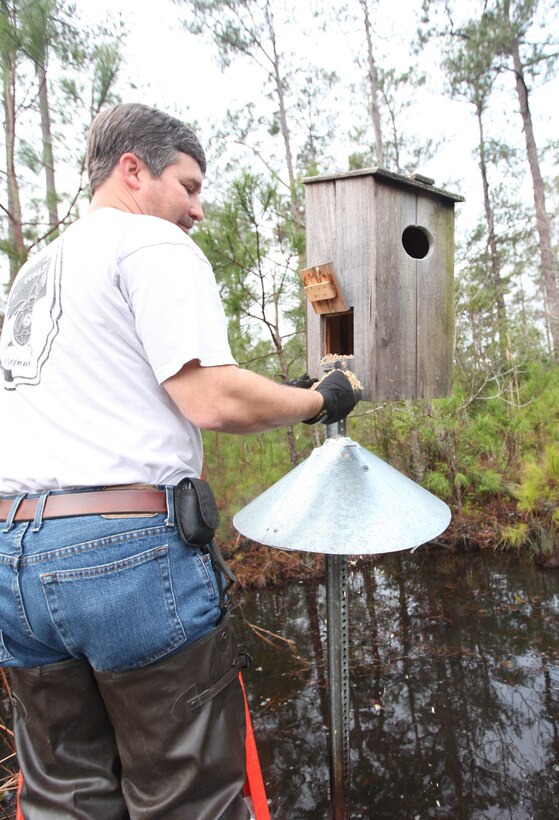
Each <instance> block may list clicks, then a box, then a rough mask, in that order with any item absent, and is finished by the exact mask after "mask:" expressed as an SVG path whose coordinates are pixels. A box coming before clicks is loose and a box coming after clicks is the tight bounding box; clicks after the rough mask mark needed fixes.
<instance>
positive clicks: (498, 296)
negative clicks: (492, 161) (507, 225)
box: [476, 105, 507, 361]
mask: <svg viewBox="0 0 559 820" xmlns="http://www.w3.org/2000/svg"><path fill="white" fill-rule="evenodd" d="M482 114H483V112H482V107H481V105H476V115H477V121H478V128H479V169H480V172H481V180H482V185H483V206H484V210H485V220H486V222H487V242H488V244H489V251H490V254H491V271H492V274H493V285H494V287H495V304H496V306H497V333H498V337H499V351H500V353H501V358H502V360H503V361H505V360H506V357H507V313H506V307H505V297H504V294H503V280H502V278H501V259H500V256H499V251H498V249H497V237H496V235H495V218H494V214H493V206H492V205H491V199H490V196H489V179H488V176H487V163H486V159H485V134H484V131H483V117H482Z"/></svg>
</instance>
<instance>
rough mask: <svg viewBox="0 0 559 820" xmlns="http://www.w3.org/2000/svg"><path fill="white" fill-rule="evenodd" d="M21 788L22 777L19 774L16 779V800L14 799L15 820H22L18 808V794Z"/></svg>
mask: <svg viewBox="0 0 559 820" xmlns="http://www.w3.org/2000/svg"><path fill="white" fill-rule="evenodd" d="M22 786H23V775H22V773H21V772H19V774H18V777H17V798H16V820H23V814H22V813H21V809H20V807H19V793H20V791H21V787H22Z"/></svg>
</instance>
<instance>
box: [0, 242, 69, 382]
mask: <svg viewBox="0 0 559 820" xmlns="http://www.w3.org/2000/svg"><path fill="white" fill-rule="evenodd" d="M61 262H62V247H61V246H59V249H58V252H57V253H56V255H50V254H49V255H47V256H44V257H43V258H42V259H40V260H39V261H37V262H36V263H35V264H31V265H30V266H29V268H27V269H26V270H23V271H22V272H21V274H20V275H19V277H18V278H17V280H16V283H15V285H14V287H13V288H12V292H11V293H10V297H9V299H8V304H7V307H6V315H5V317H4V327H3V330H2V344H1V347H0V360H1V363H2V371H3V375H4V387H5V389H6V390H15V388H16V387H18V386H19V385H20V384H28V385H33V384H39V382H40V381H41V370H42V368H43V366H44V364H45V362H46V361H47V359H48V357H49V354H50V351H51V349H52V343H53V341H54V339H55V338H56V336H57V335H58V322H59V319H60V316H61V314H62V306H61V302H60V279H61V271H62V264H61Z"/></svg>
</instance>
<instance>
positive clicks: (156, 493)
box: [0, 489, 167, 521]
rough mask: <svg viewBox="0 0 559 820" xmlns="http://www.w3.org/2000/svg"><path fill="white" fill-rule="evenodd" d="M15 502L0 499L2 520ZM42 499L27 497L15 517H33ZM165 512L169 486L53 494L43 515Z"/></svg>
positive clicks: (46, 504)
mask: <svg viewBox="0 0 559 820" xmlns="http://www.w3.org/2000/svg"><path fill="white" fill-rule="evenodd" d="M12 503H13V499H12V498H4V499H2V500H1V501H0V521H6V519H7V518H8V515H9V512H10V508H11V506H12ZM38 503H39V499H38V498H24V499H23V501H22V502H21V503H20V505H19V507H18V509H17V512H16V515H15V518H14V521H33V519H34V518H35V513H36V511H37V504H38ZM164 512H167V502H166V496H165V490H156V489H153V490H152V489H146V490H138V489H122V490H97V491H96V492H83V493H60V494H59V495H49V496H47V500H46V503H45V509H44V511H43V516H42V517H43V518H67V517H70V516H76V515H126V514H127V513H164Z"/></svg>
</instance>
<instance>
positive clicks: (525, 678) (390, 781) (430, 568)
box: [235, 553, 559, 820]
mask: <svg viewBox="0 0 559 820" xmlns="http://www.w3.org/2000/svg"><path fill="white" fill-rule="evenodd" d="M349 587H350V598H349V607H350V610H349V611H350V619H351V627H350V661H351V678H350V680H351V759H352V803H351V805H352V812H351V817H352V818H375V820H389V819H390V820H394V818H398V820H399V819H400V818H401V820H407V818H409V820H416V818H417V820H423V818H452V820H469V819H470V818H472V819H473V818H512V819H514V820H525V819H526V820H527V819H528V818H534V820H536V819H537V818H541V820H549V818H552V817H559V789H558V786H559V572H557V571H555V572H551V573H547V574H546V573H542V572H541V571H539V570H537V569H536V568H534V567H533V566H532V565H530V564H526V563H521V562H519V561H517V560H515V559H511V558H504V557H500V556H493V555H476V556H447V555H445V554H442V555H441V554H438V555H417V554H416V555H410V554H408V553H404V554H396V555H391V556H386V557H384V558H383V559H382V560H380V561H379V562H377V563H368V564H367V565H366V566H365V567H359V568H355V569H353V570H352V572H351V573H350V580H349ZM239 604H240V605H239V607H238V609H237V610H236V612H235V623H236V629H237V632H238V634H239V637H240V639H241V642H242V643H243V645H245V646H246V645H248V646H249V647H250V650H251V653H252V655H253V657H254V666H253V669H252V670H251V671H250V672H249V673H248V674H247V675H246V683H247V690H248V694H249V699H250V702H251V709H252V714H253V721H254V725H255V732H256V735H257V739H258V747H259V752H260V757H261V763H262V767H263V771H264V777H265V781H266V785H267V790H268V797H269V799H270V801H271V813H272V818H273V820H306V818H309V820H322V818H324V820H326V818H328V817H329V765H328V735H327V705H326V681H325V650H326V647H325V621H324V618H325V591H324V587H323V585H321V584H316V585H294V586H291V587H289V588H286V589H283V590H280V591H266V592H260V593H258V594H255V595H250V596H249V595H247V596H245V597H244V598H242V599H241V600H240V601H239ZM251 624H252V625H256V626H257V627H261V628H262V627H263V628H264V629H266V630H269V631H270V633H278V634H279V635H280V636H281V638H282V640H280V639H277V638H275V637H274V636H273V635H271V634H269V633H266V632H264V633H262V634H263V636H264V638H265V640H263V639H260V638H258V637H256V636H255V634H254V632H253V629H252V627H251Z"/></svg>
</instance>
